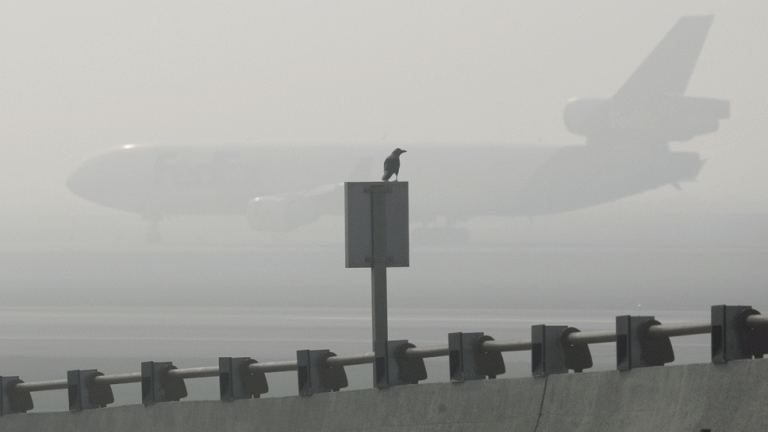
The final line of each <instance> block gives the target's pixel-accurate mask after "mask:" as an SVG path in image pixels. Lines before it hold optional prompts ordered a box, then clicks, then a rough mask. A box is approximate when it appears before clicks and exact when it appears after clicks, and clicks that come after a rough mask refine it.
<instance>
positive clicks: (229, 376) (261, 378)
mask: <svg viewBox="0 0 768 432" xmlns="http://www.w3.org/2000/svg"><path fill="white" fill-rule="evenodd" d="M254 363H258V362H257V361H256V360H253V359H252V358H250V357H234V358H233V357H219V390H220V393H221V400H223V401H227V402H231V401H233V400H235V399H251V398H258V397H260V396H261V395H262V394H264V393H267V392H269V384H268V383H267V377H266V376H265V374H264V372H260V371H254V370H251V369H249V366H250V365H252V364H254Z"/></svg>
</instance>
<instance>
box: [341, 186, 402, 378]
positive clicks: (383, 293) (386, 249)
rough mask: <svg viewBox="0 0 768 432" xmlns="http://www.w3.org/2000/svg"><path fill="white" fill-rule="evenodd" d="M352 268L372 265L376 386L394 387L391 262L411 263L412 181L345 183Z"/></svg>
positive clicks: (398, 264) (346, 215) (349, 264)
mask: <svg viewBox="0 0 768 432" xmlns="http://www.w3.org/2000/svg"><path fill="white" fill-rule="evenodd" d="M344 195H345V202H344V204H345V218H346V232H345V238H346V253H347V262H346V266H347V268H354V267H370V268H371V312H372V340H373V352H374V354H375V360H374V363H373V372H374V386H375V387H378V388H385V387H389V382H390V380H389V369H390V368H389V364H388V362H389V359H388V357H389V356H388V352H387V351H388V350H387V345H388V344H387V341H388V339H389V335H388V333H387V267H408V264H409V263H408V259H409V257H408V183H407V182H391V183H389V182H356V183H345V184H344Z"/></svg>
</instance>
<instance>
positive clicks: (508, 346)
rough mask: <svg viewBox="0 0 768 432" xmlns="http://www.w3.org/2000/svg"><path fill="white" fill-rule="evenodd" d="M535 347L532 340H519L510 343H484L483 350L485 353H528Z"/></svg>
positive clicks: (494, 341)
mask: <svg viewBox="0 0 768 432" xmlns="http://www.w3.org/2000/svg"><path fill="white" fill-rule="evenodd" d="M532 347H533V342H531V340H530V339H519V340H510V341H497V340H489V341H485V342H483V344H482V345H481V348H482V350H483V351H485V352H494V351H498V352H507V351H528V350H530V349H531V348H532Z"/></svg>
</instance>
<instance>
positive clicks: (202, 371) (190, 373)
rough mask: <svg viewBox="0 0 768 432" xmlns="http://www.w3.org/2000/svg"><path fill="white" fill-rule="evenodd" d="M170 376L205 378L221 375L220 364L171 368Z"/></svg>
mask: <svg viewBox="0 0 768 432" xmlns="http://www.w3.org/2000/svg"><path fill="white" fill-rule="evenodd" d="M168 376H170V377H173V378H205V377H215V376H219V367H218V366H209V367H198V368H189V369H171V370H169V371H168Z"/></svg>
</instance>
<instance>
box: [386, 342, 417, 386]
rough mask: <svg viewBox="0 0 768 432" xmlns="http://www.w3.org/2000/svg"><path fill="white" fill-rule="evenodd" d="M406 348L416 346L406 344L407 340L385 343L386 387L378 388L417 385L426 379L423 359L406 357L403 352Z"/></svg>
mask: <svg viewBox="0 0 768 432" xmlns="http://www.w3.org/2000/svg"><path fill="white" fill-rule="evenodd" d="M408 348H416V345H414V344H412V343H408V341H407V340H397V341H387V369H388V370H387V382H386V384H387V385H386V386H379V388H385V387H389V386H396V385H404V384H418V383H419V381H421V380H425V379H427V368H426V367H425V366H424V359H423V358H418V357H408V356H406V355H405V351H406V350H407V349H408Z"/></svg>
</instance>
